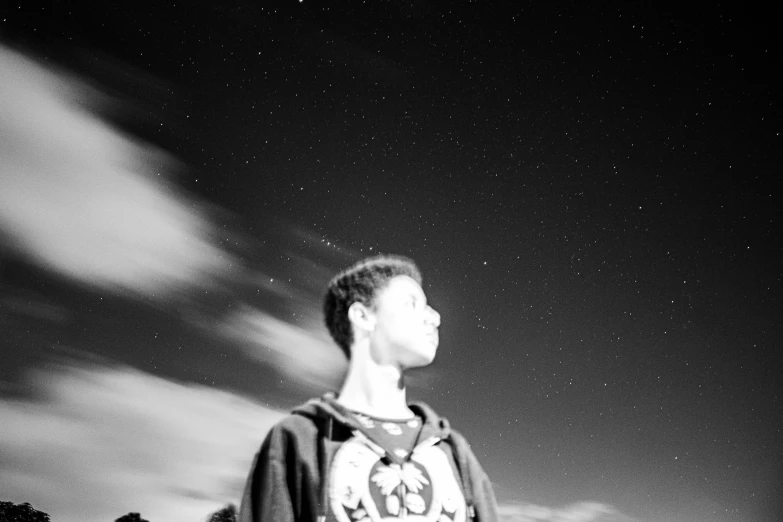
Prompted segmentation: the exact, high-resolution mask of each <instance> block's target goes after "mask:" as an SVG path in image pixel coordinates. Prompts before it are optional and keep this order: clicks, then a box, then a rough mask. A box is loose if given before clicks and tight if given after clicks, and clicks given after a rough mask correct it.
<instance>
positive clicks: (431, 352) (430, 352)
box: [410, 344, 438, 368]
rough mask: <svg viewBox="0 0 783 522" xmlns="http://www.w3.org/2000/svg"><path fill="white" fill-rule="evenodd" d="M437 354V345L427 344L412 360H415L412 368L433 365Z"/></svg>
mask: <svg viewBox="0 0 783 522" xmlns="http://www.w3.org/2000/svg"><path fill="white" fill-rule="evenodd" d="M437 352H438V346H437V345H435V346H433V345H432V344H427V345H426V346H422V347H421V349H420V350H418V351H417V352H416V353H415V355H414V356H413V357H412V358H411V359H413V364H411V365H410V367H411V368H419V367H421V366H427V365H428V364H431V363H432V361H434V360H435V355H436V354H437Z"/></svg>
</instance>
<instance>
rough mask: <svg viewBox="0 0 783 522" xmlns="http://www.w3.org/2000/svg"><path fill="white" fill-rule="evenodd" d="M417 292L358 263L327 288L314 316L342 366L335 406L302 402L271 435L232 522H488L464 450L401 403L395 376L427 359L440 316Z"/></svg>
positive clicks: (407, 263) (490, 504)
mask: <svg viewBox="0 0 783 522" xmlns="http://www.w3.org/2000/svg"><path fill="white" fill-rule="evenodd" d="M421 282H422V278H421V274H420V272H419V269H418V268H417V267H416V265H415V264H414V263H413V262H412V261H411V260H410V259H407V258H403V257H398V256H378V257H373V258H369V259H366V260H364V261H361V262H359V263H357V264H356V265H354V266H352V267H351V268H348V269H347V270H345V271H343V272H341V273H340V274H338V275H337V276H336V277H335V278H334V279H332V281H331V282H330V283H329V287H328V290H327V293H326V298H325V301H324V313H325V316H326V317H325V320H326V325H327V327H328V328H329V332H330V333H331V335H332V337H333V338H334V340H335V342H337V344H338V345H340V347H341V348H342V349H343V351H344V352H345V354H346V356H347V357H348V358H349V361H350V365H349V369H348V374H347V376H346V379H345V382H344V384H343V386H342V389H341V390H340V393H339V395H337V396H336V397H335V396H334V395H333V394H326V395H325V396H323V397H321V398H319V399H314V400H311V401H309V402H307V403H306V404H304V405H302V406H300V407H298V408H297V409H295V410H294V411H293V414H292V415H290V416H289V417H287V418H285V419H283V420H282V421H281V422H279V423H278V424H277V425H275V426H274V427H273V428H272V430H271V431H270V433H269V434H268V435H267V437H266V439H265V440H264V442H263V444H262V446H261V450H260V451H259V453H258V455H256V459H255V462H254V464H253V467H252V469H251V472H250V476H249V478H248V481H247V485H246V487H245V493H244V496H243V498H242V504H241V509H240V513H239V521H240V522H262V521H263V522H267V521H269V522H272V521H275V522H294V521H297V522H299V521H314V522H315V521H318V522H324V521H330V522H332V521H337V522H376V521H381V520H384V521H393V520H410V521H422V522H424V521H431V522H464V521H468V520H478V521H480V522H490V521H496V520H498V515H497V506H496V503H495V496H494V493H493V491H492V486H491V484H490V481H489V479H488V478H487V475H486V474H485V473H484V471H483V470H482V469H481V466H480V465H479V463H478V460H476V457H475V455H474V454H473V452H472V451H471V450H470V446H469V445H468V444H467V442H466V441H465V439H464V438H463V437H462V436H461V435H459V434H458V433H457V432H455V431H454V430H452V429H451V428H450V426H449V422H448V421H447V420H446V419H445V418H443V417H438V415H437V414H436V413H435V412H434V411H433V410H432V409H431V408H429V407H428V406H427V405H426V404H423V403H420V402H418V403H417V402H412V403H408V402H407V398H406V396H405V381H404V375H405V370H407V369H409V368H417V367H421V366H426V365H427V364H429V363H431V362H432V360H433V359H434V358H435V352H436V351H437V348H438V326H439V325H440V315H439V314H438V313H437V312H436V311H435V310H433V309H432V307H430V306H429V305H427V298H426V296H425V295H424V291H423V290H422V288H421ZM294 348H295V347H294Z"/></svg>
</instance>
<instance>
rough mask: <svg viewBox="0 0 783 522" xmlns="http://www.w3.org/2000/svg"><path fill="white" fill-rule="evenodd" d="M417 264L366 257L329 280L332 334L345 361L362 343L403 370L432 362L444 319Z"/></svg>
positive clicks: (386, 257) (327, 308)
mask: <svg viewBox="0 0 783 522" xmlns="http://www.w3.org/2000/svg"><path fill="white" fill-rule="evenodd" d="M421 283H422V277H421V272H420V271H419V269H418V267H417V266H416V264H415V263H414V262H413V261H412V260H410V259H408V258H405V257H401V256H390V255H380V256H375V257H371V258H368V259H364V260H362V261H360V262H358V263H356V264H355V265H353V266H351V267H350V268H348V269H346V270H344V271H342V272H340V273H339V274H337V276H335V277H334V278H333V279H332V280H331V281H330V282H329V286H328V289H327V292H326V297H325V299H324V319H325V321H326V326H327V328H328V329H329V333H330V334H331V335H332V338H333V339H334V341H335V342H336V343H337V344H338V345H339V346H340V348H341V349H342V350H343V352H344V353H345V355H346V357H348V358H349V359H350V358H351V347H352V345H353V344H354V343H355V342H356V341H357V338H358V339H365V338H369V339H370V344H371V345H372V346H373V348H374V349H376V350H380V352H381V353H380V356H381V357H383V358H386V357H390V356H391V357H395V358H397V359H396V360H397V361H398V362H400V363H402V364H403V365H404V366H406V367H409V366H421V365H424V364H428V363H429V362H431V361H432V358H434V356H435V351H436V349H437V346H438V330H437V328H438V326H439V325H440V315H438V313H437V312H436V311H435V310H433V309H432V308H431V307H429V306H428V305H427V300H426V296H425V295H424V291H423V290H422V288H421Z"/></svg>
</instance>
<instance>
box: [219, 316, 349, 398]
mask: <svg viewBox="0 0 783 522" xmlns="http://www.w3.org/2000/svg"><path fill="white" fill-rule="evenodd" d="M321 330H323V331H321ZM219 333H220V334H222V335H223V336H224V337H226V338H228V339H231V340H233V341H234V342H236V343H238V345H239V346H240V347H241V348H242V349H243V350H244V351H245V354H246V355H248V356H249V357H251V358H253V359H256V360H259V361H263V362H265V363H268V364H271V365H272V366H274V367H275V368H276V369H277V370H279V371H281V372H282V373H283V374H285V375H287V376H288V377H290V378H292V379H294V380H296V381H298V382H299V383H300V384H304V385H308V386H311V387H315V388H323V389H330V388H335V387H336V386H337V385H338V384H339V382H340V380H341V379H342V377H343V374H344V371H345V368H346V366H347V362H346V360H345V357H344V356H343V354H342V352H340V349H339V348H338V347H337V345H336V344H335V343H334V342H333V341H332V340H331V338H329V337H328V334H326V329H325V328H323V329H319V328H318V327H316V326H315V325H310V326H309V327H300V326H298V325H296V324H292V323H290V322H286V321H283V320H281V319H278V318H276V317H273V316H272V315H270V314H268V313H266V312H264V311H262V310H259V309H255V308H252V307H249V306H244V307H242V308H241V309H240V310H239V311H237V312H236V313H234V314H232V315H230V316H229V317H227V318H226V320H225V322H224V323H223V324H222V325H221V326H220V327H219Z"/></svg>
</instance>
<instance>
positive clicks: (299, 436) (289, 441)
mask: <svg viewBox="0 0 783 522" xmlns="http://www.w3.org/2000/svg"><path fill="white" fill-rule="evenodd" d="M317 438H318V426H317V425H316V422H315V419H312V418H310V417H306V416H303V415H297V414H290V415H288V416H286V417H284V418H282V419H281V420H279V421H278V422H277V423H276V424H275V425H274V426H272V428H271V429H270V430H269V432H268V433H267V434H266V438H265V439H264V442H263V444H262V445H261V454H262V455H263V456H265V457H266V458H271V459H281V460H285V455H288V454H291V452H293V453H295V454H299V453H310V452H312V451H315V445H316V443H317Z"/></svg>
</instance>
